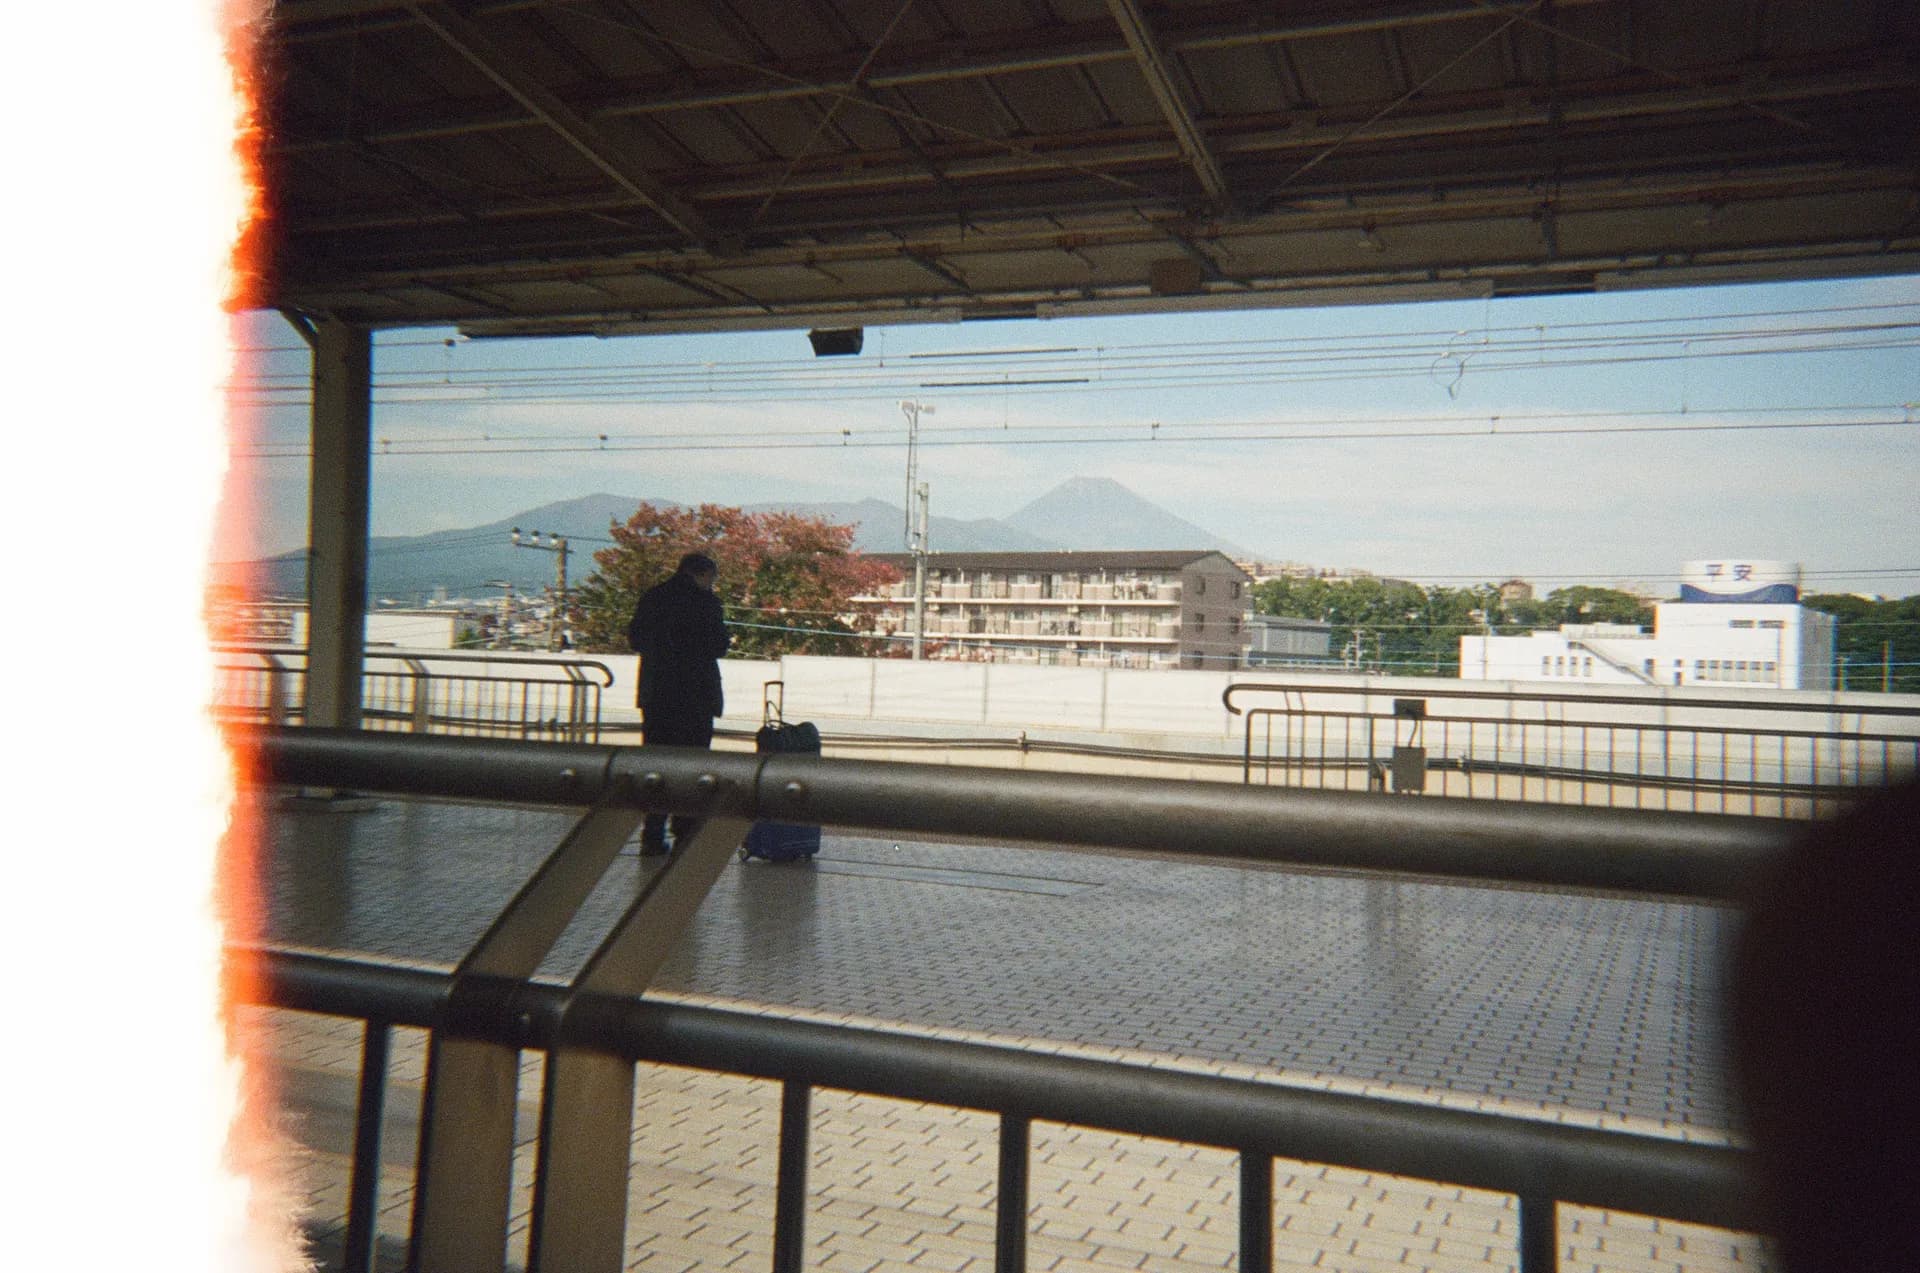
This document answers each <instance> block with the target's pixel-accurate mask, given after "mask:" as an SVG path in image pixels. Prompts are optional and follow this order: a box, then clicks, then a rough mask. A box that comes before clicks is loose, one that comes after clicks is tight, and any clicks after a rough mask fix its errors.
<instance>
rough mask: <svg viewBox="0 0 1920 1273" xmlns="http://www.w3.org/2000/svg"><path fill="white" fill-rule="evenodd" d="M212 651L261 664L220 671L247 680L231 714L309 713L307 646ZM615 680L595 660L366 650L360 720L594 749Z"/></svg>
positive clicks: (274, 718)
mask: <svg viewBox="0 0 1920 1273" xmlns="http://www.w3.org/2000/svg"><path fill="white" fill-rule="evenodd" d="M212 648H213V650H214V651H215V652H216V653H219V654H225V655H229V656H232V655H238V656H242V657H243V658H250V659H254V660H258V664H257V665H238V664H237V663H236V662H235V661H233V660H228V661H225V662H223V663H222V665H221V672H222V673H223V674H227V675H232V676H234V677H236V678H240V680H239V687H238V689H239V692H237V693H236V694H234V695H233V697H232V699H231V701H223V702H222V703H221V704H220V707H221V708H222V709H223V710H224V711H225V712H226V714H227V715H229V716H230V717H231V716H241V717H247V716H253V717H257V716H258V715H259V714H260V713H262V712H263V711H264V713H265V716H266V720H267V722H268V723H269V724H276V725H277V724H283V723H285V722H286V721H287V720H288V719H289V718H290V717H298V716H300V715H302V712H301V709H300V708H299V707H298V706H297V705H296V703H297V700H298V695H297V694H296V693H295V692H294V690H293V689H292V688H291V686H290V682H291V681H292V680H294V679H295V678H299V677H304V676H305V675H306V672H307V669H306V666H305V660H306V658H307V651H306V649H305V648H303V647H301V646H291V645H290V646H276V645H232V644H220V645H214V646H213V647H212ZM396 665H397V666H396ZM474 669H484V672H476V671H475V670H474ZM535 669H538V670H537V671H535ZM259 677H264V678H265V685H264V687H261V686H259V685H257V684H255V683H254V682H253V681H252V680H250V679H248V678H259ZM613 682H614V674H613V670H612V669H611V668H610V667H608V666H607V665H606V664H605V663H602V662H600V661H598V660H596V659H580V658H569V657H559V658H552V657H549V658H540V657H530V656H526V655H510V654H509V655H498V656H492V655H480V654H460V653H456V652H454V651H450V650H444V651H443V650H401V649H369V650H368V651H366V666H365V667H364V669H363V677H362V683H363V702H362V709H361V717H362V720H363V721H364V722H366V723H369V724H375V723H377V724H380V725H382V726H383V727H387V728H395V727H397V728H402V729H410V730H411V731H413V732H415V733H428V732H433V731H439V730H447V731H451V732H474V731H479V732H490V733H498V732H510V733H518V734H521V735H523V736H528V737H532V736H542V735H544V736H550V737H563V738H566V739H569V740H572V741H590V740H593V739H597V738H598V737H599V736H600V696H601V692H602V691H603V690H604V689H606V688H607V687H609V686H611V685H612V684H613ZM263 697H264V699H265V701H264V703H262V702H261V701H260V700H261V699H262V698H263Z"/></svg>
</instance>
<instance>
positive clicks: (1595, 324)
mask: <svg viewBox="0 0 1920 1273" xmlns="http://www.w3.org/2000/svg"><path fill="white" fill-rule="evenodd" d="M1916 309H1920V301H1874V302H1863V303H1854V304H1848V305H1807V306H1793V307H1786V308H1778V309H1749V310H1736V311H1730V312H1725V313H1704V314H1701V313H1696V314H1683V315H1667V316H1652V317H1646V318H1608V319H1584V320H1578V321H1572V322H1566V321H1559V322H1552V323H1507V324H1500V325H1483V326H1481V327H1478V328H1474V329H1471V330H1467V329H1462V328H1459V327H1442V328H1420V329H1414V330H1409V331H1405V332H1394V331H1381V332H1376V333H1371V334H1370V335H1371V336H1373V337H1377V338H1388V337H1391V338H1396V339H1413V338H1419V337H1428V338H1448V337H1459V336H1463V335H1476V334H1477V335H1481V336H1483V337H1484V336H1493V335H1497V334H1500V333H1504V332H1529V331H1533V332H1537V331H1543V330H1553V331H1584V330H1588V329H1591V328H1612V327H1619V328H1635V327H1650V326H1671V325H1674V324H1678V323H1705V322H1725V321H1731V320H1736V319H1756V318H1810V317H1816V316H1821V315H1833V314H1858V313H1876V312H1885V311H1888V310H1909V311H1910V310H1916ZM756 335H757V336H758V337H759V338H761V339H764V338H765V336H766V333H757V334H756ZM1364 338H1366V337H1365V336H1355V335H1354V334H1351V333H1333V334H1313V333H1302V334H1298V335H1293V336H1289V337H1286V338H1285V339H1287V340H1289V341H1292V342H1295V343H1300V344H1312V343H1314V342H1329V341H1339V340H1354V339H1364ZM633 339H635V340H636V341H639V340H654V339H658V338H657V337H635V338H633ZM481 343H483V344H485V345H486V346H487V347H490V348H491V347H500V346H502V345H503V344H511V343H516V342H502V341H498V340H488V341H485V342H476V341H474V340H473V339H472V338H470V337H467V336H461V335H456V336H421V337H408V338H387V337H380V338H377V339H376V349H377V350H379V351H387V350H401V349H453V348H462V347H466V346H469V345H475V344H481ZM525 343H537V344H539V345H542V346H546V345H551V344H552V343H553V338H552V337H526V338H525ZM1260 343H1265V342H1263V341H1257V340H1251V339H1233V340H1193V341H1149V342H1141V343H1137V344H1112V345H1106V344H1103V345H1099V346H1087V345H1064V346H1063V345H1054V346H1045V347H1041V348H1010V349H997V350H996V349H987V350H955V351H935V352H914V351H908V352H907V353H905V354H895V355H893V357H895V358H900V357H906V358H922V359H926V358H952V357H982V358H984V357H1004V356H1015V355H1025V354H1032V353H1040V354H1056V353H1064V352H1070V351H1074V350H1085V349H1090V348H1099V349H1103V350H1108V351H1112V352H1124V351H1126V350H1129V349H1139V348H1159V349H1169V350H1180V349H1200V348H1218V347H1232V346H1244V345H1249V344H1260ZM234 352H235V353H238V354H297V355H299V356H300V357H301V358H303V359H304V358H307V357H309V356H310V355H311V353H312V351H311V350H310V349H308V347H307V346H306V345H305V344H304V343H291V344H284V345H237V346H235V347H234ZM881 356H882V357H885V355H881ZM809 361H810V360H809V359H804V358H802V359H761V360H752V359H746V360H736V361H735V362H733V363H732V364H730V365H759V364H776V363H787V362H796V363H806V362H809ZM582 365H588V366H591V365H596V364H582ZM643 365H644V366H646V367H648V368H660V369H671V368H674V367H694V366H705V365H707V363H706V361H705V360H698V361H689V362H678V363H674V362H667V363H647V364H643Z"/></svg>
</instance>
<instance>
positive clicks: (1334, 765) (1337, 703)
mask: <svg viewBox="0 0 1920 1273" xmlns="http://www.w3.org/2000/svg"><path fill="white" fill-rule="evenodd" d="M1250 694H1269V695H1277V696H1279V697H1280V699H1281V702H1280V703H1278V704H1276V705H1274V706H1250V705H1244V704H1242V703H1239V702H1236V701H1235V699H1236V698H1238V697H1241V696H1245V695H1250ZM1384 698H1391V699H1392V702H1393V709H1392V711H1391V712H1389V711H1387V710H1385V707H1384V705H1383V704H1382V705H1380V706H1377V707H1376V706H1372V704H1375V703H1378V702H1379V700H1381V699H1384ZM1434 699H1438V700H1441V703H1440V705H1439V708H1438V710H1429V706H1428V704H1429V700H1434ZM1316 700H1317V701H1316ZM1342 700H1344V701H1342ZM1355 700H1358V701H1357V702H1356V701H1355ZM1447 700H1456V701H1460V700H1464V701H1466V702H1468V703H1470V704H1476V705H1484V706H1482V707H1481V709H1480V710H1477V711H1476V710H1474V708H1473V707H1469V708H1468V709H1467V710H1466V711H1464V712H1463V711H1461V710H1459V709H1454V710H1448V709H1447V707H1446V706H1445V704H1446V702H1447ZM1221 703H1222V705H1223V706H1224V707H1225V708H1226V709H1227V711H1228V712H1229V713H1230V714H1232V715H1237V716H1240V717H1241V718H1242V719H1243V720H1244V722H1245V726H1244V729H1243V730H1242V740H1241V767H1240V774H1241V781H1242V782H1244V783H1248V784H1252V783H1254V782H1255V781H1256V765H1259V766H1260V773H1261V775H1263V776H1265V777H1266V779H1267V780H1268V781H1272V780H1273V775H1274V774H1275V773H1276V772H1278V773H1279V774H1280V776H1281V778H1282V780H1283V781H1286V782H1296V781H1297V782H1301V783H1307V782H1313V781H1316V780H1317V781H1318V782H1321V783H1325V782H1326V781H1327V780H1328V777H1329V776H1330V775H1334V774H1339V775H1341V777H1340V782H1341V783H1342V784H1344V783H1345V782H1346V781H1347V777H1346V775H1348V774H1351V773H1352V772H1354V771H1355V770H1357V769H1359V768H1361V767H1364V768H1366V770H1367V772H1368V779H1367V782H1368V785H1369V787H1370V788H1372V789H1373V790H1374V791H1376V792H1382V791H1385V790H1386V789H1387V785H1388V784H1387V781H1386V775H1387V771H1388V768H1389V766H1390V765H1391V766H1394V768H1393V770H1392V772H1393V785H1394V787H1395V788H1396V789H1398V790H1409V789H1410V790H1412V791H1415V792H1419V793H1423V794H1425V793H1427V792H1428V787H1427V785H1426V781H1425V776H1426V774H1428V773H1429V772H1431V773H1440V774H1445V773H1448V772H1457V773H1460V774H1479V775H1481V776H1482V777H1486V776H1489V775H1492V776H1494V777H1495V782H1494V785H1493V787H1492V789H1491V790H1492V794H1495V795H1499V794H1513V793H1512V792H1511V791H1510V790H1509V789H1505V788H1502V787H1501V786H1500V785H1499V782H1498V776H1499V775H1506V776H1508V777H1510V778H1517V779H1518V781H1519V786H1520V790H1519V792H1518V795H1519V797H1520V798H1521V799H1522V800H1525V799H1527V798H1528V796H1529V794H1530V793H1529V791H1528V790H1527V779H1528V777H1530V776H1531V777H1538V778H1541V779H1546V780H1551V781H1555V782H1560V783H1564V784H1572V785H1571V786H1562V787H1550V786H1543V787H1541V788H1540V790H1539V791H1538V792H1537V793H1532V794H1537V795H1538V796H1539V798H1541V799H1543V800H1547V801H1561V800H1569V799H1570V800H1572V801H1573V802H1576V803H1586V802H1588V801H1589V800H1590V799H1592V798H1593V797H1594V792H1595V790H1597V791H1598V792H1600V793H1603V794H1604V796H1605V801H1606V803H1608V804H1612V803H1613V800H1614V795H1615V793H1616V790H1617V789H1619V788H1621V787H1625V788H1629V789H1630V791H1629V794H1630V796H1631V799H1632V800H1633V802H1634V803H1636V804H1638V803H1639V802H1640V800H1641V799H1643V798H1644V796H1645V794H1646V793H1647V792H1655V791H1677V792H1680V793H1683V794H1685V795H1686V798H1687V799H1688V800H1689V801H1690V802H1691V803H1692V804H1693V805H1694V807H1695V808H1696V809H1697V808H1698V807H1699V806H1700V804H1701V802H1702V800H1703V799H1704V800H1705V801H1706V802H1707V803H1709V805H1716V804H1717V806H1718V809H1719V811H1721V812H1732V811H1733V810H1734V808H1735V804H1736V803H1744V805H1745V810H1744V811H1745V813H1746V814H1748V815H1749V816H1763V815H1762V812H1761V800H1762V799H1763V798H1764V799H1765V800H1767V801H1768V804H1769V808H1770V813H1769V814H1768V815H1766V816H1778V817H1780V818H1800V817H1809V816H1812V817H1818V816H1820V815H1821V814H1822V813H1823V812H1826V811H1830V810H1831V809H1834V808H1837V807H1839V805H1840V804H1843V803H1844V802H1846V801H1847V800H1849V799H1852V798H1854V797H1856V796H1857V795H1858V794H1859V792H1860V791H1861V790H1862V788H1863V787H1864V786H1865V785H1870V784H1872V783H1875V782H1884V781H1887V780H1889V778H1890V777H1891V776H1892V775H1893V774H1895V773H1897V772H1900V771H1903V770H1905V769H1910V768H1913V767H1915V766H1916V765H1920V729H1915V728H1914V725H1915V723H1916V722H1920V706H1917V705H1915V704H1914V703H1913V701H1912V700H1911V699H1910V698H1909V699H1895V700H1893V701H1884V702H1871V703H1868V702H1852V703H1836V702H1833V701H1831V700H1815V701H1808V698H1807V697H1806V696H1802V697H1798V698H1794V699H1787V700H1785V701H1773V700H1768V699H1755V698H1740V697H1733V696H1729V695H1725V694H1723V693H1714V694H1713V695H1711V696H1710V697H1709V696H1698V697H1676V696H1673V695H1671V694H1666V693H1661V694H1595V693H1579V692H1559V691H1551V690H1531V689H1528V690H1504V689H1481V688H1466V687H1460V686H1447V687H1435V688H1429V687H1427V686H1425V685H1417V686H1404V687H1402V686H1392V685H1377V684H1369V685H1328V684H1311V683H1303V682H1298V681H1291V682H1251V681H1249V682H1241V683H1238V684H1235V685H1229V686H1227V687H1226V689H1225V690H1223V691H1222V695H1221ZM1499 705H1506V710H1501V708H1500V706H1499ZM1647 707H1657V708H1659V709H1660V710H1659V712H1658V714H1657V719H1633V716H1634V715H1635V713H1634V712H1632V711H1629V710H1623V709H1630V708H1642V709H1644V708H1647ZM1527 708H1532V709H1534V710H1531V711H1529V710H1526V709H1527ZM1641 714H1642V715H1648V714H1647V713H1644V712H1642V713H1641ZM1795 714H1798V715H1799V716H1800V717H1801V718H1802V720H1801V721H1798V722H1794V723H1796V724H1802V725H1803V726H1808V725H1810V726H1814V728H1805V727H1802V728H1784V727H1783V723H1782V720H1781V719H1780V718H1781V717H1785V718H1787V720H1789V721H1791V720H1792V719H1793V717H1794V715H1795ZM1807 717H1815V718H1819V719H1812V720H1808V719H1805V718H1807ZM1275 718H1279V719H1280V720H1281V721H1282V722H1283V726H1282V729H1281V733H1280V736H1279V738H1278V740H1277V741H1278V742H1279V745H1280V752H1279V753H1278V754H1277V755H1276V753H1275V751H1274V746H1275V742H1276V737H1275V731H1274V726H1273V721H1274V720H1275ZM1262 722H1265V725H1266V751H1265V754H1264V756H1257V752H1258V738H1257V734H1256V727H1257V726H1259V725H1260V724H1261V723H1262ZM1869 723H1875V724H1877V725H1878V726H1879V728H1877V729H1874V730H1869V729H1868V728H1867V727H1868V725H1869ZM1402 725H1405V726H1406V727H1407V728H1408V730H1409V731H1410V734H1411V736H1410V737H1409V738H1406V739H1401V738H1400V737H1399V728H1400V726H1402ZM1823 725H1824V726H1826V727H1825V728H1820V726H1823ZM1383 726H1384V727H1386V728H1387V730H1388V731H1390V735H1389V737H1387V738H1384V739H1383V738H1382V737H1381V727H1383ZM1435 730H1437V731H1438V733H1439V735H1440V737H1439V740H1438V743H1437V747H1438V750H1437V751H1434V750H1430V748H1431V747H1433V746H1434V745H1435V744H1433V743H1431V742H1430V741H1429V739H1430V737H1431V731H1435ZM1316 731H1317V734H1318V743H1317V746H1316V744H1315V733H1316ZM1482 731H1488V732H1490V735H1491V744H1492V752H1491V754H1483V753H1482V751H1481V749H1480V745H1479V744H1480V739H1481V736H1482ZM1461 732H1464V733H1465V735H1466V739H1465V743H1464V745H1461V744H1459V743H1458V742H1457V740H1458V738H1459V735H1460V733H1461ZM1620 736H1624V737H1625V739H1626V741H1627V743H1628V746H1629V749H1628V750H1627V751H1626V752H1625V753H1618V752H1617V751H1616V740H1617V738H1618V737H1620ZM1596 738H1598V739H1599V741H1600V742H1602V743H1604V751H1596V750H1591V749H1590V745H1591V744H1592V743H1593V740H1594V739H1596ZM1356 740H1357V742H1358V744H1359V746H1358V749H1357V750H1356V746H1355V744H1356ZM1516 740H1517V741H1516ZM1535 743H1538V744H1539V755H1540V759H1539V761H1538V762H1536V761H1535V759H1534V757H1533V755H1532V752H1533V750H1534V744H1535ZM1646 743H1651V744H1653V746H1654V748H1655V751H1654V752H1653V753H1652V754H1651V755H1648V754H1647V753H1646V752H1645V751H1644V750H1643V745H1644V744H1646ZM1296 744H1297V749H1296ZM1403 744H1404V745H1403ZM1556 753H1557V755H1558V757H1559V759H1557V760H1555V759H1552V757H1554V756H1555V755H1556ZM1576 757H1577V760H1576ZM1621 759H1624V760H1625V761H1626V764H1625V765H1624V767H1623V766H1622V765H1621V764H1620V763H1619V761H1620V760H1621ZM1401 761H1405V778H1404V780H1403V778H1402V770H1401V768H1400V767H1399V765H1400V762H1401ZM1276 766H1278V768H1277V769H1276ZM1763 771H1764V772H1763ZM1315 775H1318V777H1317V779H1316V778H1315ZM1462 785H1464V787H1465V790H1464V791H1462V790H1459V789H1458V788H1459V787H1460V786H1462ZM1484 787H1485V784H1484V783H1482V784H1479V785H1476V784H1475V783H1474V781H1473V780H1472V778H1471V777H1469V778H1468V779H1467V781H1466V782H1465V783H1464V784H1454V783H1448V782H1446V781H1444V780H1443V781H1442V782H1441V783H1440V784H1439V790H1438V793H1437V794H1438V795H1440V796H1441V797H1443V798H1445V797H1462V796H1463V797H1464V798H1466V799H1469V800H1473V799H1480V798H1483V791H1482V788H1484ZM1661 802H1662V803H1665V802H1666V798H1665V797H1662V798H1661Z"/></svg>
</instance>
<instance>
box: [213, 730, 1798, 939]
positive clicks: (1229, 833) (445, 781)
mask: <svg viewBox="0 0 1920 1273" xmlns="http://www.w3.org/2000/svg"><path fill="white" fill-rule="evenodd" d="M232 734H233V736H234V737H235V739H236V740H237V741H238V742H239V743H240V744H241V745H242V746H244V747H245V748H247V749H248V750H249V751H251V752H254V753H255V754H256V755H257V759H258V766H257V770H256V772H258V774H259V775H260V777H261V778H262V779H264V780H267V781H271V782H277V783H283V784H287V785H292V786H315V787H319V786H329V785H331V786H337V787H345V788H349V789H352V790H358V791H389V792H397V793H409V794H416V795H450V796H466V797H473V798H479V799H495V800H503V801H504V800H510V801H515V802H520V803H527V804H548V805H557V806H562V807H575V808H581V807H589V806H591V807H596V808H600V807H626V808H632V809H644V810H648V811H674V812H682V813H704V814H709V815H727V816H733V817H741V818H747V819H750V820H762V819H764V820H769V821H779V822H790V823H792V822H797V823H814V824H818V825H824V826H837V827H853V828H860V829H864V830H871V831H899V832H908V833H912V832H919V833H923V834H932V835H960V836H981V837H991V838H993V839H994V840H996V841H1000V842H1006V841H1009V840H1014V841H1026V842H1032V843H1046V844H1076V845H1087V846H1092V847H1102V848H1113V849H1133V850H1145V851H1150V852H1158V853H1164V854H1172V855H1181V856H1187V855H1192V856H1198V857H1214V858H1231V859H1239V860H1245V861H1257V862H1266V863H1279V864H1288V865H1295V866H1309V867H1319V868H1341V869H1349V870H1373V871H1393V872H1401V873H1409V874H1420V875H1434V876H1442V877H1449V878H1458V879H1477V880H1487V881H1499V882H1504V883H1520V884H1535V885H1548V886H1553V887H1559V888H1589V889H1600V890H1606V891H1614V892H1618V891H1626V892H1641V893H1652V894H1661V895H1665V896H1675V897H1690V898H1697V899H1701V900H1709V901H1727V900H1735V899H1739V898H1742V897H1744V896H1746V894H1747V893H1748V891H1749V890H1750V888H1751V886H1752V881H1753V879H1754V878H1755V876H1756V873H1757V872H1759V871H1762V870H1764V868H1766V867H1767V866H1768V865H1769V864H1770V863H1771V862H1773V861H1774V860H1775V859H1776V857H1777V856H1778V855H1779V854H1780V853H1781V852H1782V851H1784V849H1785V847H1786V845H1787V844H1788V843H1789V840H1790V832H1789V830H1788V829H1787V828H1786V827H1784V826H1783V825H1781V824H1779V823H1776V822H1772V821H1768V820H1762V819H1754V818H1742V817H1732V816H1728V815H1721V814H1707V813H1678V812H1671V813H1670V812H1665V811H1655V810H1634V809H1606V808H1588V807H1584V806H1578V805H1543V804H1521V803H1517V802H1512V801H1494V800H1482V801H1416V800H1389V801H1382V800H1376V799H1372V798H1370V797H1368V796H1367V795H1365V794H1363V793H1358V792H1344V791H1313V790H1299V789H1289V788H1274V787H1239V786H1225V785H1222V784H1218V783H1189V782H1174V781H1167V780H1163V779H1154V778H1132V777H1116V776H1109V775H1099V774H1074V773H1064V772H1051V771H1043V770H1028V771H1008V770H1004V769H986V768H974V767H969V766H960V765H913V764H903V763H899V762H888V761H871V760H843V759H827V758H824V757H817V756H802V755H795V754H790V753H788V754H780V753H768V754H765V755H746V754H741V753H733V752H709V751H700V750H689V749H684V748H674V747H650V748H640V747H619V746H608V745H602V744H579V743H524V742H518V741H514V740H506V739H480V738H445V737H420V736H413V735H403V734H385V733H376V732H362V731H355V730H337V729H311V728H298V729H272V728H268V727H261V726H236V727H234V729H233V730H232Z"/></svg>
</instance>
